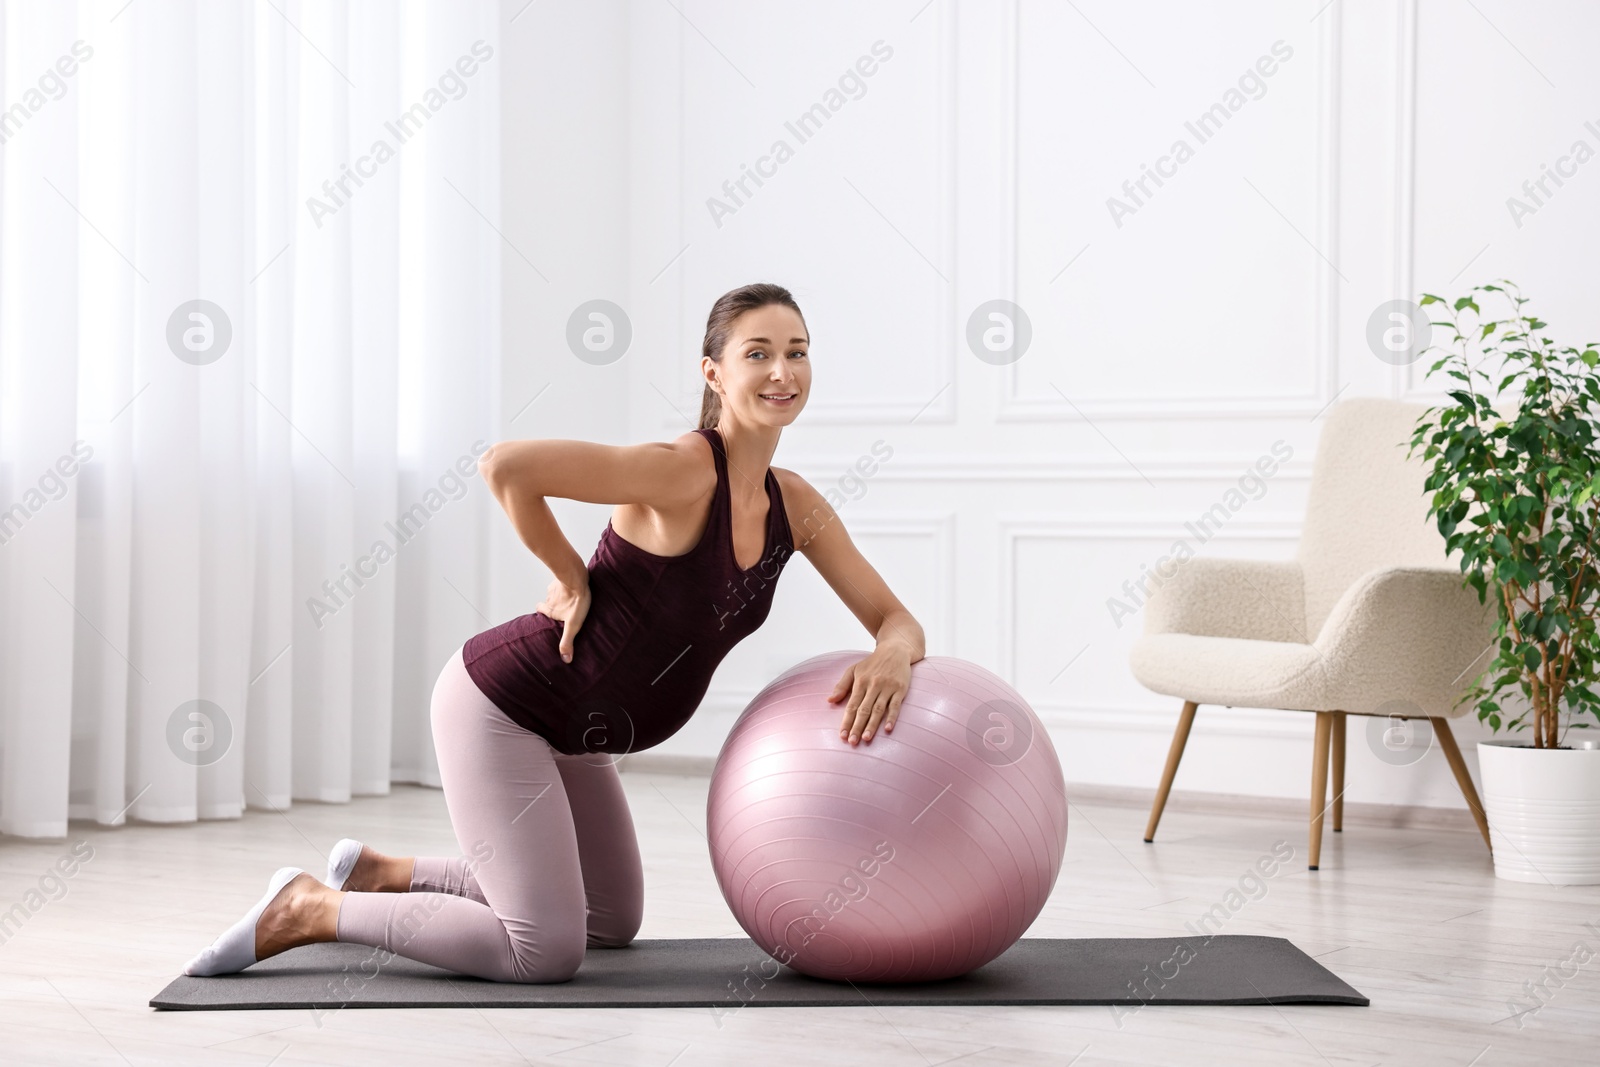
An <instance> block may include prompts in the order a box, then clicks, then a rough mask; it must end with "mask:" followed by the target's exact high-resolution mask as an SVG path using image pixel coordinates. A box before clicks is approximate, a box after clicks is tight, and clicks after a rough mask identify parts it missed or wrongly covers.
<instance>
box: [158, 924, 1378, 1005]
mask: <svg viewBox="0 0 1600 1067" xmlns="http://www.w3.org/2000/svg"><path fill="white" fill-rule="evenodd" d="M1180 944H1181V945H1186V946H1187V948H1188V951H1186V952H1182V953H1180V952H1179V951H1178V946H1179V945H1180ZM385 957H387V959H385ZM1174 961H1184V962H1181V963H1180V962H1174ZM1174 970H1176V974H1174ZM1130 983H1131V984H1132V986H1133V987H1136V988H1137V989H1138V993H1137V994H1135V992H1133V991H1132V990H1131V989H1130ZM863 1003H871V1004H875V1005H880V1006H882V1005H888V1004H911V1005H942V1004H997V1005H998V1004H1111V1005H1123V1006H1125V1007H1126V1009H1127V1010H1129V1011H1134V1010H1137V1009H1138V1008H1139V1006H1140V1005H1142V1004H1355V1005H1360V1006H1365V1005H1366V1004H1367V1003H1368V1000H1367V998H1366V997H1364V996H1362V995H1361V994H1360V993H1359V992H1357V991H1356V990H1355V989H1352V988H1351V987H1350V986H1348V985H1346V984H1345V983H1344V982H1343V981H1342V980H1341V979H1340V978H1339V977H1338V976H1336V975H1335V974H1333V973H1332V972H1331V971H1329V970H1328V969H1327V968H1326V967H1323V966H1322V965H1321V964H1320V963H1318V962H1317V961H1316V960H1314V959H1312V958H1311V957H1310V956H1307V955H1306V954H1305V953H1304V952H1301V951H1300V950H1299V949H1298V948H1296V947H1295V946H1294V945H1293V944H1291V943H1290V942H1289V941H1287V940H1286V939H1284V938H1281V937H1262V936H1257V935H1247V934H1219V935H1213V936H1211V937H1088V938H1046V937H1038V938H1032V937H1025V938H1023V939H1022V940H1021V941H1018V942H1017V943H1016V944H1015V945H1013V946H1012V947H1011V948H1009V949H1007V950H1006V951H1005V952H1004V953H1003V954H1002V955H1001V956H1000V957H999V958H998V959H995V960H993V961H991V962H989V963H987V964H985V965H984V966H982V967H979V968H978V969H977V970H975V971H969V972H968V973H967V974H964V975H962V976H960V977H959V978H948V979H945V980H943V981H939V982H927V983H917V984H897V985H888V984H884V985H879V984H865V985H863V984H859V983H858V984H855V985H852V984H851V983H849V982H831V981H824V980H821V979H816V978H810V977H807V976H805V975H802V974H799V973H797V972H795V971H792V970H790V969H789V968H787V967H781V966H779V964H778V963H777V961H775V960H774V959H773V958H772V957H771V956H768V955H767V954H766V953H765V952H763V951H762V950H761V949H760V948H758V947H757V946H756V944H755V942H753V941H751V940H750V939H749V938H744V937H730V938H716V937H699V938H683V939H665V938H663V939H647V940H637V941H634V942H633V943H632V944H631V945H628V946H627V947H626V948H620V949H591V950H590V951H589V953H588V955H586V956H585V957H584V961H583V966H582V967H581V968H580V969H579V971H578V973H577V975H576V976H575V977H574V978H573V979H572V980H571V981H567V982H558V983H552V984H544V985H517V984H511V983H503V982H487V981H484V980H482V979H478V978H467V977H463V976H461V975H458V974H455V973H453V972H450V971H445V970H441V969H440V968H437V967H432V966H429V965H428V964H425V963H417V962H416V961H414V960H408V959H406V958H404V957H402V956H390V955H388V954H387V953H383V952H381V951H380V950H376V949H371V948H368V947H366V946H365V945H352V944H339V943H335V944H323V945H307V946H304V947H302V948H296V949H290V950H289V951H288V952H284V953H282V954H280V955H277V956H274V957H272V958H271V959H268V960H264V961H262V962H261V963H258V964H256V965H254V966H253V967H250V968H248V969H247V970H244V971H241V972H240V973H238V974H231V975H223V976H219V977H215V978H189V977H183V978H178V979H176V980H175V981H173V982H172V983H171V984H170V985H168V986H167V987H166V988H165V989H163V990H162V991H161V992H160V993H158V994H156V996H155V999H153V1000H152V1001H150V1006H151V1007H153V1008H165V1009H169V1010H175V1011H217V1010H229V1009H261V1008H323V1009H329V1010H333V1009H337V1008H466V1007H475V1008H683V1007H708V1008H713V1009H715V1008H722V1009H725V1010H728V1011H732V1010H735V1009H737V1008H739V1007H740V1006H746V1007H847V1006H850V1005H859V1004H863Z"/></svg>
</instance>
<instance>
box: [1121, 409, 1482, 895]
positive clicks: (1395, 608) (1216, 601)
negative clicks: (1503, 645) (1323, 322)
mask: <svg viewBox="0 0 1600 1067" xmlns="http://www.w3.org/2000/svg"><path fill="white" fill-rule="evenodd" d="M1424 410H1425V408H1424V406H1423V405H1420V404H1402V403H1399V402H1396V401H1390V400H1376V399H1359V400H1347V401H1344V402H1342V403H1339V404H1337V405H1336V406H1335V407H1334V408H1333V409H1332V410H1330V411H1329V413H1328V415H1327V416H1326V423H1325V425H1324V427H1323V430H1322V434H1321V439H1320V440H1319V442H1318V446H1317V455H1316V459H1315V461H1314V463H1313V465H1312V472H1311V490H1310V497H1309V500H1308V503H1307V507H1306V516H1305V524H1304V527H1303V529H1302V533H1301V538H1300V544H1299V548H1298V551H1297V553H1296V559H1295V560H1294V561H1292V562H1265V561H1255V560H1231V559H1216V558H1210V557H1195V558H1192V559H1189V560H1187V561H1186V562H1184V563H1182V564H1181V565H1176V567H1175V570H1174V569H1173V567H1172V566H1171V565H1169V568H1168V571H1169V573H1168V574H1167V575H1165V576H1160V575H1158V576H1156V577H1155V578H1154V579H1153V580H1152V581H1151V583H1150V585H1151V588H1152V593H1151V597H1150V599H1149V601H1148V603H1147V604H1146V605H1145V611H1144V633H1143V635H1142V636H1141V637H1140V638H1139V639H1138V641H1137V642H1136V643H1135V644H1134V647H1133V651H1132V653H1131V656H1130V661H1131V666H1132V669H1133V674H1134V677H1136V678H1137V679H1138V680H1139V682H1140V683H1141V684H1142V685H1144V686H1145V687H1146V688H1148V689H1151V690H1153V691H1155V692H1157V693H1163V694H1166V695H1167V696H1173V697H1178V698H1180V699H1182V700H1183V702H1184V703H1183V711H1182V713H1181V714H1180V715H1179V718H1178V725H1177V729H1176V730H1175V731H1174V733H1173V736H1172V746H1171V748H1170V750H1169V752H1168V754H1167V765H1166V769H1165V771H1164V772H1163V773H1162V776H1161V785H1160V787H1159V789H1157V791H1156V798H1155V804H1154V806H1153V807H1152V808H1151V810H1150V822H1149V825H1148V826H1147V827H1146V829H1145V835H1144V839H1145V841H1146V842H1150V841H1153V840H1154V839H1155V833H1156V825H1157V824H1158V823H1159V822H1160V821H1161V811H1162V809H1163V808H1164V807H1165V806H1166V803H1167V795H1168V793H1169V792H1170V791H1171V788H1172V781H1173V778H1174V777H1175V776H1176V775H1177V772H1178V763H1179V761H1180V760H1182V758H1183V749H1184V745H1185V744H1186V743H1187V742H1188V739H1189V730H1190V727H1191V726H1192V725H1193V724H1194V719H1195V712H1196V710H1197V709H1198V707H1199V706H1200V705H1201V704H1220V705H1223V706H1226V707H1245V708H1276V709H1284V710H1293V711H1309V712H1313V713H1315V715H1316V717H1317V722H1316V742H1315V751H1314V752H1313V753H1312V762H1311V831H1310V868H1311V870H1313V871H1314V870H1316V869H1317V867H1318V860H1319V858H1320V856H1321V851H1322V822H1323V813H1324V812H1325V811H1326V810H1327V808H1328V806H1329V805H1328V804H1327V803H1326V800H1327V789H1328V776H1329V762H1330V756H1331V762H1332V777H1333V803H1332V805H1331V807H1332V809H1333V829H1334V831H1335V832H1339V831H1340V830H1342V826H1341V822H1342V821H1343V814H1344V756H1345V719H1346V717H1347V716H1349V715H1381V716H1384V717H1389V716H1391V715H1395V714H1396V713H1397V711H1398V717H1399V718H1403V719H1411V718H1427V719H1428V721H1429V723H1430V724H1431V725H1432V727H1433V736H1434V737H1436V738H1437V739H1438V742H1439V747H1440V748H1441V749H1442V750H1443V751H1444V756H1445V759H1446V760H1448V761H1449V764H1450V769H1451V771H1453V772H1454V774H1455V779H1456V782H1457V784H1458V785H1459V786H1460V787H1461V792H1462V795H1463V796H1465V797H1466V801H1467V807H1468V808H1469V809H1470V810H1471V812H1472V815H1473V818H1474V819H1475V820H1476V821H1477V824H1478V830H1479V831H1480V832H1481V833H1482V834H1483V839H1484V843H1485V844H1488V843H1489V826H1488V822H1487V820H1486V819H1485V818H1484V814H1483V807H1482V805H1481V804H1480V803H1479V801H1478V794H1477V790H1476V789H1474V788H1473V785H1472V777H1471V775H1470V774H1469V773H1468V771H1467V767H1466V764H1465V763H1464V762H1463V761H1462V759H1461V752H1460V749H1459V748H1457V746H1456V742H1455V736H1454V735H1453V734H1452V733H1451V731H1450V723H1449V720H1450V719H1451V718H1453V717H1455V716H1457V715H1463V714H1466V713H1467V712H1468V711H1469V710H1470V707H1469V706H1467V705H1463V706H1462V707H1460V708H1454V707H1452V705H1454V703H1455V701H1456V699H1457V697H1458V696H1459V695H1460V694H1461V692H1462V691H1463V690H1464V689H1465V688H1466V687H1467V686H1469V685H1470V684H1471V683H1472V680H1473V678H1474V677H1475V676H1476V674H1477V673H1478V672H1479V671H1481V670H1483V668H1484V667H1485V666H1486V665H1487V663H1488V662H1489V660H1490V658H1491V652H1492V649H1491V645H1490V642H1491V638H1492V634H1493V622H1494V618H1495V608H1494V603H1493V601H1492V600H1491V601H1490V602H1488V603H1487V604H1479V603H1478V596H1477V593H1476V592H1474V591H1473V590H1472V589H1470V588H1464V587H1463V586H1462V576H1461V572H1460V569H1459V568H1458V567H1457V566H1455V565H1454V564H1453V563H1451V562H1450V561H1448V560H1447V559H1446V557H1445V551H1444V539H1443V538H1442V537H1440V536H1439V532H1438V529H1437V528H1436V527H1435V526H1434V524H1433V522H1432V520H1430V519H1428V517H1427V508H1428V497H1427V493H1426V491H1425V490H1424V488H1423V483H1424V478H1425V472H1424V467H1423V463H1422V460H1421V458H1420V452H1419V454H1418V456H1417V457H1416V458H1413V459H1407V458H1406V448H1407V446H1408V445H1409V443H1410V439H1411V433H1412V430H1413V427H1414V426H1415V425H1416V420H1417V418H1418V416H1420V415H1421V413H1422V412H1423V411H1424Z"/></svg>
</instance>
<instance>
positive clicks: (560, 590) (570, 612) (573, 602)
mask: <svg viewBox="0 0 1600 1067" xmlns="http://www.w3.org/2000/svg"><path fill="white" fill-rule="evenodd" d="M589 600H590V597H589V575H588V572H587V571H585V572H584V575H583V579H582V580H581V581H580V582H579V583H578V585H577V586H576V587H574V586H570V585H568V584H567V583H566V582H563V581H562V580H561V579H560V578H556V579H554V580H552V581H551V582H550V588H549V589H547V590H546V591H545V594H544V599H543V600H541V601H540V602H539V603H538V605H537V606H536V607H535V608H534V609H533V610H534V611H537V612H541V613H542V614H543V615H544V616H545V617H546V618H551V619H556V620H558V621H560V622H561V623H562V627H561V659H562V660H563V661H564V662H566V663H571V662H572V639H573V638H574V637H576V636H577V634H578V628H579V627H581V626H582V625H583V620H584V618H585V617H586V616H587V615H588V614H589Z"/></svg>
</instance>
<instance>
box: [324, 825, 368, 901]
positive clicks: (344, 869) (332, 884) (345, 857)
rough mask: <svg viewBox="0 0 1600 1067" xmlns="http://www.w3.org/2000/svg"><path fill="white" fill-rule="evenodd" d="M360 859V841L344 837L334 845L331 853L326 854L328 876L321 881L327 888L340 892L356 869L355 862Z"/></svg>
mask: <svg viewBox="0 0 1600 1067" xmlns="http://www.w3.org/2000/svg"><path fill="white" fill-rule="evenodd" d="M360 858H361V842H360V841H356V840H353V839H351V838H348V837H346V838H344V839H343V840H341V841H340V842H339V843H338V844H336V845H334V846H333V849H332V851H330V852H329V853H328V876H327V877H326V878H324V879H323V881H324V882H325V883H327V886H328V888H329V889H341V890H342V889H343V888H344V884H345V882H347V881H349V879H350V875H351V873H352V872H353V871H354V870H355V869H356V860H358V859H360Z"/></svg>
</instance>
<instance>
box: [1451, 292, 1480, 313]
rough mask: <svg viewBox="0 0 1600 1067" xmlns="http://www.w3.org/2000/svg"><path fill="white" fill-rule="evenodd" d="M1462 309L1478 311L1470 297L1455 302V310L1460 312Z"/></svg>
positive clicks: (1476, 303)
mask: <svg viewBox="0 0 1600 1067" xmlns="http://www.w3.org/2000/svg"><path fill="white" fill-rule="evenodd" d="M1462 308H1471V309H1472V310H1473V311H1477V310H1478V302H1477V301H1476V300H1473V299H1472V297H1470V296H1464V297H1462V298H1461V299H1459V300H1457V301H1456V310H1457V311H1460V310H1461V309H1462ZM1480 314H1481V312H1480Z"/></svg>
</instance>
